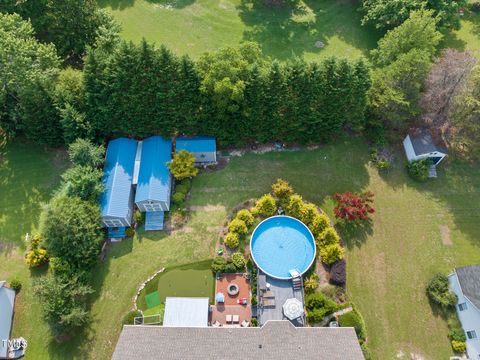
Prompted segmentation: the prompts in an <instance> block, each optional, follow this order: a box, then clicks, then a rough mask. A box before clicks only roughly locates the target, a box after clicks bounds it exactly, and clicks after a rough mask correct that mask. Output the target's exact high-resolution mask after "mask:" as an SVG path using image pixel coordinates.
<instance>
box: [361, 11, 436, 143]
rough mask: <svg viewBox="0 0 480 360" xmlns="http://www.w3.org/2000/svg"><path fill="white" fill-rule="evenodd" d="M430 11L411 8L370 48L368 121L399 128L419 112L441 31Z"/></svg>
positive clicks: (414, 118)
mask: <svg viewBox="0 0 480 360" xmlns="http://www.w3.org/2000/svg"><path fill="white" fill-rule="evenodd" d="M436 26H437V19H436V18H434V17H433V16H432V11H425V10H420V11H414V12H412V13H411V14H410V17H409V18H408V19H407V20H406V21H405V22H404V23H403V24H401V25H400V26H398V27H396V28H395V29H393V30H390V31H388V32H387V34H386V35H385V36H384V37H383V38H382V39H381V40H380V41H379V42H378V47H377V49H375V50H373V51H372V58H373V62H374V64H375V65H376V68H375V70H374V72H373V76H372V78H373V85H372V87H371V88H370V90H369V111H370V115H371V116H370V119H369V120H370V124H374V125H375V126H381V127H383V128H385V129H388V130H393V131H401V132H402V135H403V132H404V130H405V129H406V128H408V127H410V126H411V125H412V124H413V123H414V121H415V120H416V119H417V118H418V116H419V115H420V114H421V108H420V104H419V102H420V98H421V94H422V91H423V88H424V82H425V79H426V77H427V75H428V73H429V71H430V68H431V66H432V63H433V57H434V55H435V53H436V51H437V45H438V44H439V42H440V40H441V39H442V35H441V34H440V32H438V30H437V27H436Z"/></svg>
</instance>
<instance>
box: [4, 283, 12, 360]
mask: <svg viewBox="0 0 480 360" xmlns="http://www.w3.org/2000/svg"><path fill="white" fill-rule="evenodd" d="M4 285H5V281H0V359H1V358H6V357H7V347H6V345H7V344H6V342H4V341H3V340H8V339H9V337H10V330H11V327H12V316H13V306H14V303H15V290H12V289H9V288H6V287H5V286H4Z"/></svg>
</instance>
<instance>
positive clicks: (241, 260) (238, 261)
mask: <svg viewBox="0 0 480 360" xmlns="http://www.w3.org/2000/svg"><path fill="white" fill-rule="evenodd" d="M232 263H233V265H235V267H236V268H237V270H245V264H246V261H245V257H244V256H243V254H242V253H240V252H236V253H234V254H233V255H232Z"/></svg>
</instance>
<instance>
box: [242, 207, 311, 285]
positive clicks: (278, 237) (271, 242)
mask: <svg viewBox="0 0 480 360" xmlns="http://www.w3.org/2000/svg"><path fill="white" fill-rule="evenodd" d="M250 251H251V254H252V258H253V260H254V261H255V263H256V264H257V266H258V267H259V268H260V269H261V270H262V271H263V272H264V273H266V274H267V275H270V276H272V277H274V278H277V279H290V278H291V275H290V273H289V271H290V270H292V269H296V270H297V271H298V272H300V273H301V274H303V273H304V272H305V271H307V270H308V268H309V267H310V266H311V265H312V263H313V261H314V259H315V251H316V249H315V240H314V238H313V235H312V233H311V232H310V230H309V229H308V227H307V226H306V225H305V224H303V223H302V222H301V221H299V220H297V219H295V218H292V217H289V216H273V217H270V218H268V219H266V220H264V221H262V222H261V223H260V224H259V225H258V226H257V228H256V229H255V231H254V232H253V234H252V238H251V241H250Z"/></svg>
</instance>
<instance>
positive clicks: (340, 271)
mask: <svg viewBox="0 0 480 360" xmlns="http://www.w3.org/2000/svg"><path fill="white" fill-rule="evenodd" d="M330 282H331V283H332V284H334V285H338V286H345V284H346V282H347V264H346V262H345V260H344V259H340V260H337V261H335V262H334V263H333V264H332V267H331V268H330Z"/></svg>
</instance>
